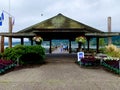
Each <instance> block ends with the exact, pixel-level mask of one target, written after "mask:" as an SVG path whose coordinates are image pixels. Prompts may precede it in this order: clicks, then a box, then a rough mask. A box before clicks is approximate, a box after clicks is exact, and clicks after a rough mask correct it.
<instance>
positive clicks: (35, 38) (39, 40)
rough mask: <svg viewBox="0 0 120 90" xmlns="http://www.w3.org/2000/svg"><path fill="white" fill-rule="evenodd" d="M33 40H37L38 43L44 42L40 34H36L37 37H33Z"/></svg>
mask: <svg viewBox="0 0 120 90" xmlns="http://www.w3.org/2000/svg"><path fill="white" fill-rule="evenodd" d="M33 40H34V41H35V43H36V44H37V45H41V43H42V41H43V38H42V37H40V36H35V37H33Z"/></svg>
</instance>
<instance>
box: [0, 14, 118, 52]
mask: <svg viewBox="0 0 120 90" xmlns="http://www.w3.org/2000/svg"><path fill="white" fill-rule="evenodd" d="M35 35H39V36H41V37H42V38H43V39H44V41H49V42H50V48H49V53H51V52H52V46H51V45H52V40H53V39H67V40H69V53H71V41H75V38H76V37H78V36H85V37H86V39H87V50H89V48H90V47H89V46H90V45H89V44H90V43H89V42H90V39H91V38H96V44H97V45H96V51H97V52H99V38H101V37H112V36H118V35H119V33H117V32H109V33H108V32H103V31H101V30H98V29H95V28H93V27H90V26H88V25H85V24H83V23H80V22H78V21H76V20H73V19H71V18H69V17H66V16H64V15H62V14H58V15H56V16H54V17H52V18H49V19H47V20H45V21H42V22H40V23H37V24H35V25H32V26H30V27H28V28H25V29H23V30H20V31H18V32H13V33H0V36H1V44H0V45H1V46H0V48H1V52H3V51H4V37H12V38H20V39H21V44H24V38H29V39H30V40H31V45H33V40H32V38H33V37H34V36H35Z"/></svg>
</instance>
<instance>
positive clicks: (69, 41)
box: [69, 39, 72, 53]
mask: <svg viewBox="0 0 120 90" xmlns="http://www.w3.org/2000/svg"><path fill="white" fill-rule="evenodd" d="M71 52H72V50H71V40H70V39H69V53H71Z"/></svg>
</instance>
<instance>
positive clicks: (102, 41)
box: [99, 38, 105, 47]
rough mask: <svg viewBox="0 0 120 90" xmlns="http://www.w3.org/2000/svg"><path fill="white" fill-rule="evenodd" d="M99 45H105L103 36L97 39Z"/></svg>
mask: <svg viewBox="0 0 120 90" xmlns="http://www.w3.org/2000/svg"><path fill="white" fill-rule="evenodd" d="M99 45H100V46H101V47H103V46H105V40H104V38H100V39H99Z"/></svg>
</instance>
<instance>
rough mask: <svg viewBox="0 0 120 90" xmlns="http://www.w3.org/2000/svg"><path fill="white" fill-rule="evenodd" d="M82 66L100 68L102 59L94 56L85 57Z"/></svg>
mask: <svg viewBox="0 0 120 90" xmlns="http://www.w3.org/2000/svg"><path fill="white" fill-rule="evenodd" d="M80 64H81V66H100V59H98V58H95V57H93V56H87V57H86V56H85V57H84V58H82V59H81V62H80Z"/></svg>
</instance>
